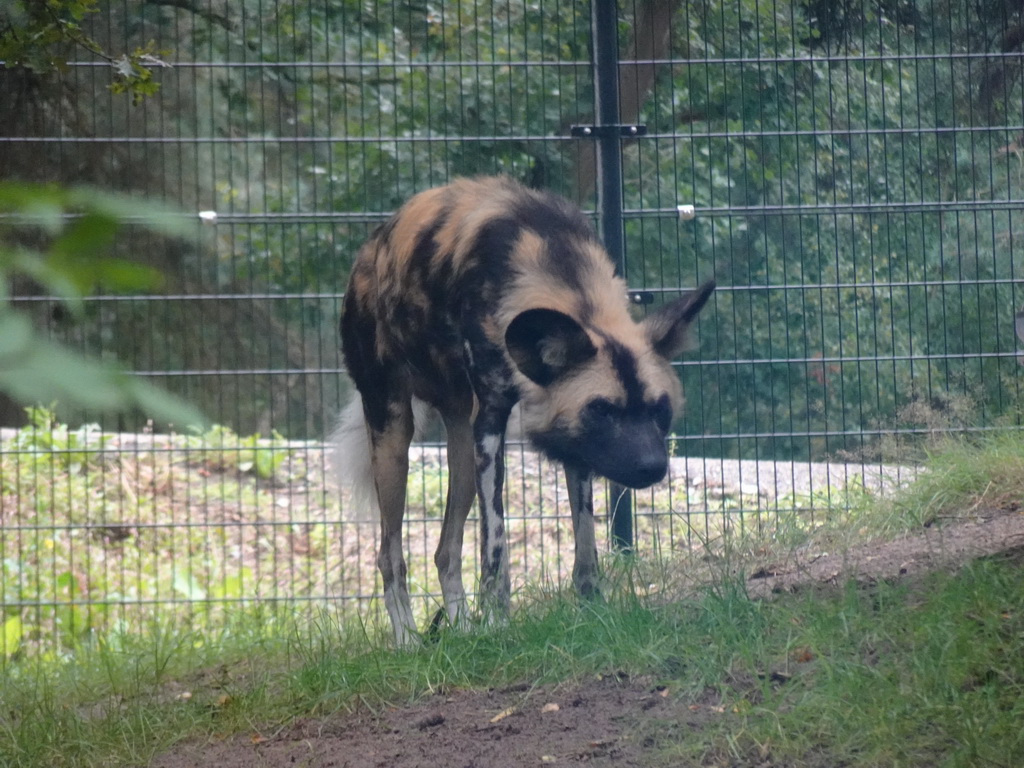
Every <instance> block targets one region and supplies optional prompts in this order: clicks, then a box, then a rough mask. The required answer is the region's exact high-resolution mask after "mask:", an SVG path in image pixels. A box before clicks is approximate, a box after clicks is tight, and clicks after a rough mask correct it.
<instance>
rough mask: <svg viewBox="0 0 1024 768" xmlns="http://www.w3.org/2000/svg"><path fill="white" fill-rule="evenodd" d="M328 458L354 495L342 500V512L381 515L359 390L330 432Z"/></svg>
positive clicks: (357, 515) (361, 516)
mask: <svg viewBox="0 0 1024 768" xmlns="http://www.w3.org/2000/svg"><path fill="white" fill-rule="evenodd" d="M330 444H331V449H332V450H331V451H330V454H329V457H330V458H329V459H328V460H329V462H330V467H331V470H332V472H331V474H333V475H334V477H335V479H336V480H337V481H338V487H339V489H346V488H347V489H348V490H349V491H351V496H349V498H348V503H347V504H343V506H342V513H343V514H344V515H345V517H346V518H348V519H349V520H375V519H377V518H379V517H380V507H378V506H377V491H376V489H375V488H374V486H373V464H372V463H371V461H370V435H369V433H368V432H367V431H366V417H365V416H364V415H363V399H362V398H361V397H360V396H359V393H358V392H356V393H354V394H353V396H352V400H350V401H349V404H348V405H346V406H345V410H343V411H342V412H341V418H340V419H339V420H338V427H337V429H335V430H334V433H333V434H332V435H331V441H330Z"/></svg>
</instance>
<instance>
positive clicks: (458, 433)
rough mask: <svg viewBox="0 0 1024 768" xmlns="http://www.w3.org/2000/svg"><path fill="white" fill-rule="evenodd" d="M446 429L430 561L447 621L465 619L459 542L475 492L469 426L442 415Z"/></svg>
mask: <svg viewBox="0 0 1024 768" xmlns="http://www.w3.org/2000/svg"><path fill="white" fill-rule="evenodd" d="M466 410H467V411H468V408H467V409H466ZM444 423H445V429H446V431H447V432H448V501H447V503H446V505H445V510H444V524H443V525H442V526H441V538H440V541H438V544H437V551H436V552H435V553H434V564H435V565H436V566H437V575H438V578H439V579H440V581H441V594H442V596H443V598H444V608H445V612H446V613H447V615H448V621H449V622H451V623H452V624H458V623H459V622H460V621H462V620H463V619H465V614H466V591H465V589H464V587H463V585H462V542H463V532H464V531H465V528H466V517H467V516H468V514H469V510H470V507H472V506H473V495H474V493H475V492H476V483H475V482H474V480H473V478H474V476H475V469H476V467H475V464H474V458H473V457H474V450H473V427H472V426H471V424H470V423H469V420H468V419H467V418H465V416H462V415H461V414H458V415H447V416H445V418H444Z"/></svg>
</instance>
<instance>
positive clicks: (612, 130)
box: [569, 123, 647, 139]
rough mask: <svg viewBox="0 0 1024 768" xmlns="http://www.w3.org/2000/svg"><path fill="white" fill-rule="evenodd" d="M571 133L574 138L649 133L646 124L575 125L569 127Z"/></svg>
mask: <svg viewBox="0 0 1024 768" xmlns="http://www.w3.org/2000/svg"><path fill="white" fill-rule="evenodd" d="M569 135H570V136H572V137H573V138H574V139H603V138H607V137H608V136H611V137H614V138H620V139H631V138H635V137H637V136H646V135H647V126H646V125H635V124H632V123H629V124H626V125H573V126H570V127H569Z"/></svg>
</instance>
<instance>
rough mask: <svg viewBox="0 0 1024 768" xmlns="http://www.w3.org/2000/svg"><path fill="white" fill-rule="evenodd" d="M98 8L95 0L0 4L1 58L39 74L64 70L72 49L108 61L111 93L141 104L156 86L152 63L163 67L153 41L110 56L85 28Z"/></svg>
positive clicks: (22, 0) (13, 0)
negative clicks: (128, 95) (111, 75)
mask: <svg viewBox="0 0 1024 768" xmlns="http://www.w3.org/2000/svg"><path fill="white" fill-rule="evenodd" d="M99 12H100V4H99V0H43V1H42V2H40V1H39V0H36V1H35V2H32V1H31V0H29V1H26V0H11V1H10V2H5V3H4V4H3V5H2V6H0V61H2V62H3V63H4V66H5V67H7V68H13V67H25V68H27V69H30V70H32V71H33V72H35V73H36V74H39V75H47V74H51V73H53V72H63V71H66V70H67V68H68V56H69V55H70V54H71V52H73V51H85V52H88V53H90V54H92V55H94V56H98V57H99V58H101V59H105V60H106V61H108V62H109V63H110V65H111V67H112V69H113V82H112V83H111V84H110V85H109V86H108V87H109V89H110V90H111V91H112V92H113V93H128V94H131V96H132V103H134V104H140V103H141V102H142V100H143V99H145V98H146V97H147V96H153V95H154V94H156V93H157V91H159V90H160V84H159V83H158V82H156V81H154V80H153V69H154V68H155V67H166V66H167V64H166V62H164V61H163V60H161V59H160V58H159V57H158V55H157V51H156V48H155V45H154V43H152V42H149V43H147V44H146V45H145V46H141V47H137V48H135V50H134V51H132V52H131V53H123V54H121V55H120V56H113V55H111V54H109V53H107V52H106V51H105V50H104V49H103V46H101V45H100V44H99V43H98V42H96V40H95V39H93V38H92V37H90V36H89V35H88V34H87V33H86V31H85V27H86V22H87V17H89V16H91V15H93V14H97V13H99Z"/></svg>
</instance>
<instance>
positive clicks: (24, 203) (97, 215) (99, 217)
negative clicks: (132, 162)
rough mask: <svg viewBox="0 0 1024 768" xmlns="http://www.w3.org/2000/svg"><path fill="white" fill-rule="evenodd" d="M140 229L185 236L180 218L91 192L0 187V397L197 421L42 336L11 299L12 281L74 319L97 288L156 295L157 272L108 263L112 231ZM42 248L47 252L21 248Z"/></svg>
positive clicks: (184, 409) (157, 393) (147, 387)
mask: <svg viewBox="0 0 1024 768" xmlns="http://www.w3.org/2000/svg"><path fill="white" fill-rule="evenodd" d="M136 220H137V221H142V222H144V223H145V226H146V227H147V228H149V229H150V230H152V231H154V232H156V233H158V234H162V235H166V236H170V237H181V236H185V235H187V234H189V232H190V228H189V227H188V225H187V223H186V221H185V219H184V218H183V217H181V216H180V215H176V214H173V213H171V212H169V211H167V210H164V209H161V208H158V207H156V206H154V205H152V204H149V203H140V202H138V201H136V200H133V199H131V198H128V197H124V196H119V195H114V194H109V193H105V192H102V191H99V190H95V189H85V188H72V189H64V188H60V187H55V186H49V185H33V184H23V183H0V392H3V393H5V394H7V395H8V396H10V397H11V398H12V399H14V400H15V401H18V402H21V403H25V404H32V403H39V402H50V401H59V402H61V403H63V404H65V405H72V406H78V407H82V408H87V409H93V410H98V411H125V410H129V409H133V408H138V409H140V410H142V411H144V412H145V413H147V414H148V415H150V416H152V417H153V418H156V419H159V420H161V421H166V422H173V423H176V424H180V425H189V424H196V423H199V422H201V421H202V417H201V416H200V415H199V413H198V412H197V411H196V410H195V409H194V408H192V407H191V406H189V405H188V404H186V403H185V402H184V401H182V400H180V399H178V398H177V397H174V396H172V395H169V394H168V393H166V392H164V391H163V390H161V389H159V388H158V387H155V386H153V385H151V384H149V383H147V382H145V381H143V380H142V379H140V378H138V377H135V376H131V375H129V374H128V373H126V372H124V371H122V370H120V369H118V368H115V367H113V366H110V365H104V364H100V363H98V362H95V361H93V360H90V359H89V358H87V357H85V356H83V355H82V354H80V353H78V352H76V351H74V350H72V349H70V348H68V347H66V346H65V345H63V344H60V343H58V342H55V341H52V340H50V339H49V338H47V337H46V336H45V335H44V334H42V333H40V332H39V331H38V330H37V329H36V328H35V327H34V326H33V324H32V322H31V321H30V320H29V318H28V317H26V316H25V315H24V314H23V313H22V312H20V311H18V309H17V308H16V305H15V302H14V300H12V295H11V294H12V292H11V289H10V286H11V283H12V281H13V280H14V279H15V278H20V279H29V280H32V281H34V282H35V283H37V284H38V285H39V286H40V287H41V288H42V290H44V291H45V292H47V293H49V294H51V295H52V296H54V297H56V298H57V299H59V300H61V301H62V302H63V305H64V306H65V307H66V308H67V309H68V311H69V312H70V313H71V314H72V315H74V316H81V315H82V313H83V311H84V297H85V296H87V295H88V294H89V293H91V292H93V291H95V290H96V289H102V290H104V291H112V292H115V291H116V292H138V291H144V290H149V289H152V288H154V287H155V286H156V285H157V284H158V282H159V277H160V276H159V273H157V272H156V271H155V270H153V269H151V268H149V267H146V266H142V265H140V264H136V263H134V262H130V261H126V260H123V259H118V258H115V257H112V256H110V254H109V252H110V250H111V247H112V245H113V243H114V238H115V235H116V232H117V229H118V227H119V226H120V225H121V223H122V222H125V221H136ZM37 241H39V242H46V243H47V245H46V247H45V248H35V247H28V246H26V245H24V243H25V242H37Z"/></svg>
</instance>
